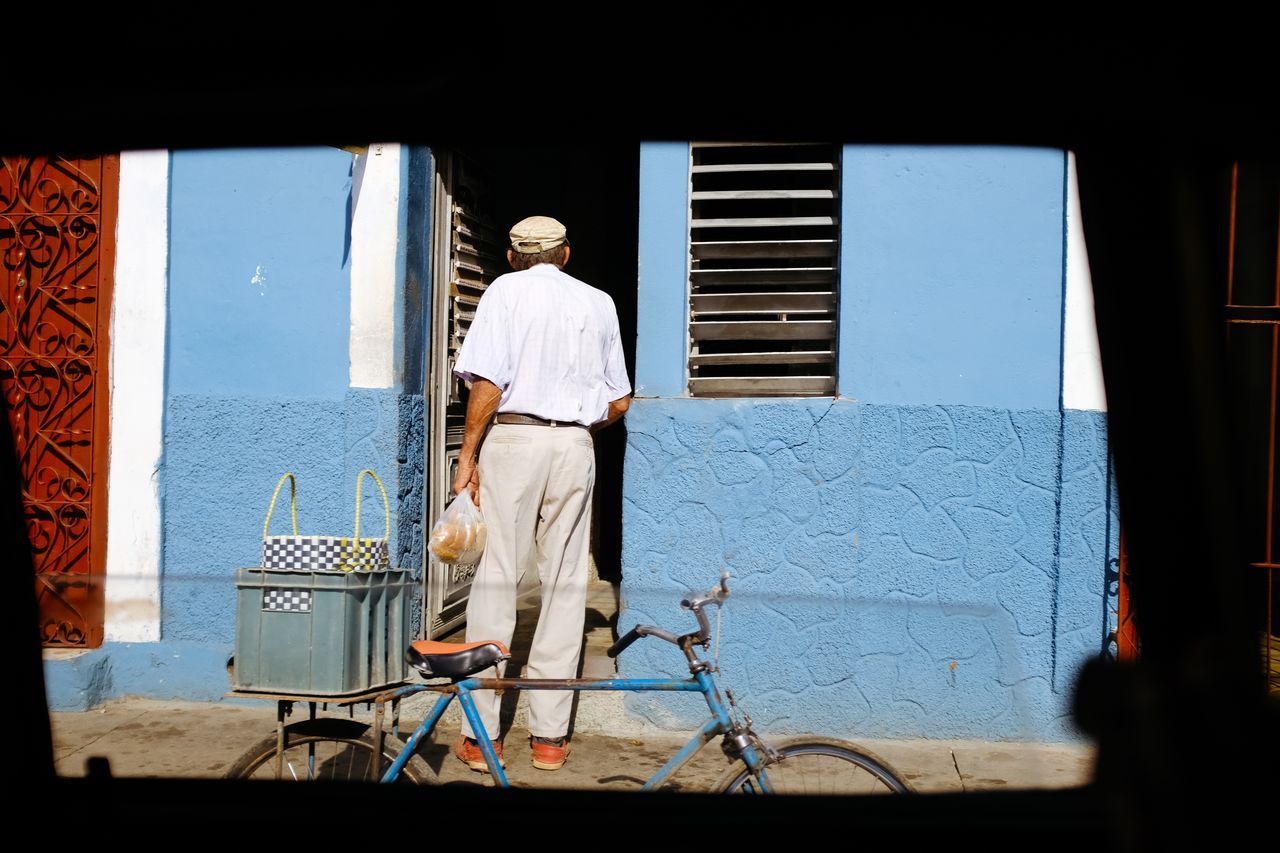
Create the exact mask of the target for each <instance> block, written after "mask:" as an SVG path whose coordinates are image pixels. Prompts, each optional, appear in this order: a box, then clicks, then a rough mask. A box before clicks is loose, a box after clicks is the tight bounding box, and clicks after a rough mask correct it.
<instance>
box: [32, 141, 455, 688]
mask: <svg viewBox="0 0 1280 853" xmlns="http://www.w3.org/2000/svg"><path fill="white" fill-rule="evenodd" d="M416 153H417V154H418V156H419V157H422V156H425V157H427V158H428V160H427V162H429V152H426V151H425V150H419V151H417V152H416ZM351 162H352V158H351V155H350V154H348V153H347V152H344V151H339V150H335V149H327V148H316V149H288V150H284V149H282V150H266V151H250V150H227V151H219V152H178V153H176V154H175V155H174V157H173V164H174V165H173V180H172V183H171V192H172V196H171V206H170V213H171V217H172V223H171V230H170V233H171V244H170V259H171V261H170V279H169V311H170V316H169V328H168V332H169V335H168V351H169V360H168V373H167V392H166V398H167V399H166V409H165V424H164V455H163V460H162V468H161V471H160V475H159V482H160V500H161V512H162V531H163V532H162V536H163V541H162V545H161V548H162V551H161V567H162V568H161V570H162V579H161V626H160V631H161V642H159V643H148V644H119V643H114V644H107V645H105V646H104V647H103V648H102V649H100V650H97V651H95V652H93V653H90V654H88V655H82V656H80V657H78V658H75V659H73V660H71V661H66V662H56V663H54V664H53V665H50V666H47V667H46V671H47V672H48V673H49V685H50V687H49V701H50V707H55V708H64V709H65V708H80V707H90V706H92V705H93V704H95V703H97V702H100V701H102V700H103V699H106V698H110V697H112V696H119V695H126V694H140V695H148V696H160V697H183V698H189V699H209V700H215V699H218V698H220V697H221V696H222V694H223V693H225V692H226V690H227V689H228V686H229V683H228V680H227V674H226V670H225V663H226V659H227V657H228V655H230V654H231V652H232V651H233V647H234V634H235V585H234V573H235V570H236V568H238V567H242V566H253V565H257V564H258V562H259V556H260V547H261V544H260V543H261V536H262V522H263V518H264V516H265V514H266V511H267V505H268V502H269V500H270V498H271V492H272V490H273V489H274V488H275V484H276V481H277V479H278V478H279V476H280V475H281V474H282V473H283V472H285V471H293V472H295V474H297V476H298V478H299V502H298V520H299V528H300V532H302V533H304V534H318V533H326V534H350V533H351V532H352V530H353V527H354V523H355V519H354V505H355V475H356V472H357V471H359V470H360V469H362V468H371V469H373V470H374V471H376V472H377V473H378V474H379V476H381V477H382V480H383V484H384V486H385V487H386V489H387V492H388V497H389V499H390V503H391V513H392V514H391V523H390V529H389V531H388V533H389V540H390V547H391V553H392V555H393V563H394V564H395V565H397V566H400V567H405V568H411V569H414V570H416V571H420V570H421V567H422V544H421V523H422V522H421V514H422V501H423V438H424V436H423V398H422V395H421V394H420V393H416V394H415V393H408V394H406V393H403V392H402V391H401V390H399V389H351V388H349V387H348V377H349V371H348V341H349V327H350V300H351V295H350V277H349V270H350V257H349V255H350V247H349V237H350V231H349V222H348V211H349V209H350V198H349V196H350V190H351V174H350V173H351ZM419 164H420V161H419ZM408 166H409V164H408V158H406V164H405V169H404V170H403V172H402V176H403V174H408V172H409V168H408ZM423 171H424V170H422V169H419V170H418V173H419V174H421V173H422V172H423ZM402 197H403V198H405V199H406V204H405V206H404V208H403V209H402V211H401V217H400V222H401V225H402V228H407V227H408V222H409V221H410V219H411V218H412V220H413V221H414V223H415V227H417V228H420V229H422V231H423V233H425V232H426V229H427V228H429V217H427V215H426V213H425V211H424V210H422V209H420V208H421V207H422V203H423V196H422V194H417V195H415V196H413V198H412V200H410V198H409V196H408V194H404V195H402ZM411 201H412V203H414V204H417V206H418V208H419V209H416V210H411V209H410V208H411V203H410V202H411ZM411 212H412V213H413V216H412V217H411V216H410V213H411ZM419 236H421V235H419ZM403 245H404V241H402V246H403ZM399 261H400V263H399V264H398V267H399V268H400V269H399V272H398V274H397V300H396V304H397V306H399V309H400V311H401V317H400V318H398V319H397V332H398V335H399V336H400V337H403V338H404V339H405V340H403V341H401V342H400V343H399V344H397V348H396V358H397V375H402V376H403V375H412V376H416V377H418V379H417V380H416V381H420V377H421V375H422V374H421V360H422V357H423V352H424V346H425V330H424V329H422V328H418V326H417V324H415V323H409V324H406V323H405V322H404V320H403V316H405V315H404V313H403V312H405V311H408V310H411V309H412V306H413V305H414V304H415V303H418V302H421V300H422V299H424V298H427V299H429V293H430V291H429V288H430V280H429V278H428V270H427V269H426V264H425V263H423V262H422V254H421V253H419V254H417V255H415V256H414V257H413V263H414V269H413V270H412V274H410V270H409V269H408V267H409V264H410V253H409V252H408V251H407V249H406V250H405V251H402V252H401V253H400V256H399ZM259 265H260V266H261V267H262V275H263V276H264V277H265V282H262V283H260V284H254V283H252V282H251V281H250V279H251V278H252V277H253V275H254V274H255V272H256V271H257V267H258V266H259ZM424 292H425V294H426V295H425V297H424V295H423V294H424ZM415 319H416V315H415ZM406 365H407V366H408V368H409V369H407V370H406V369H405V368H406ZM411 390H413V389H411ZM417 390H420V389H417ZM365 485H366V489H365V494H364V512H363V521H362V531H361V532H362V535H364V534H366V533H368V534H370V535H380V534H381V533H382V532H383V529H384V525H385V520H384V515H383V510H382V502H381V499H380V497H379V496H378V495H377V491H376V487H374V486H373V484H372V483H371V482H369V481H368V480H367V479H366V483H365ZM283 494H284V498H283V499H282V501H281V503H280V504H279V505H278V507H277V511H276V515H275V516H274V518H273V520H272V521H273V523H272V531H273V532H275V533H281V532H286V531H287V530H288V529H289V511H288V505H287V489H286V490H283Z"/></svg>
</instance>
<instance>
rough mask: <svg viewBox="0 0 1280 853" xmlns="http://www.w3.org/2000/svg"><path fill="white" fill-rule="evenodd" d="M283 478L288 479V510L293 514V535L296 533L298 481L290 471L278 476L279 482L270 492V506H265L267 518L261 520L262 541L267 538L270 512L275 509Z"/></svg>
mask: <svg viewBox="0 0 1280 853" xmlns="http://www.w3.org/2000/svg"><path fill="white" fill-rule="evenodd" d="M285 480H288V481H289V512H290V513H291V514H292V515H293V535H294V536H297V535H298V481H297V479H296V478H295V477H294V476H293V474H292V472H287V473H285V475H284V476H283V477H281V478H280V482H278V483H276V490H275V491H274V492H272V493H271V506H269V507H267V520H266V521H264V522H262V540H263V541H264V542H265V541H266V540H267V539H268V538H269V537H268V535H267V529H268V528H269V527H271V513H273V512H275V511H276V498H277V497H279V496H280V487H281V486H283V485H284V481H285Z"/></svg>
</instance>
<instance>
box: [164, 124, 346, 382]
mask: <svg viewBox="0 0 1280 853" xmlns="http://www.w3.org/2000/svg"><path fill="white" fill-rule="evenodd" d="M172 163H173V167H172V169H173V171H172V178H171V181H170V243H169V320H168V322H169V327H168V340H169V352H168V374H167V381H168V388H169V392H170V393H171V394H232V395H271V394H284V395H290V396H296V397H308V396H328V397H334V398H339V399H340V398H341V396H342V394H343V391H344V389H345V388H346V387H347V373H348V355H347V341H348V337H349V335H350V323H351V321H350V287H351V277H350V272H351V266H350V262H351V261H350V236H351V233H350V232H351V229H350V194H351V163H352V157H351V154H349V153H347V152H346V151H341V150H338V149H334V148H280V149H264V150H245V149H225V150H217V151H178V152H175V153H174V155H173V160H172ZM255 276H258V277H259V281H258V282H254V277H255Z"/></svg>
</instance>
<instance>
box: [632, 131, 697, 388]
mask: <svg viewBox="0 0 1280 853" xmlns="http://www.w3.org/2000/svg"><path fill="white" fill-rule="evenodd" d="M688 240H689V146H688V144H687V143H684V142H646V143H644V144H643V145H641V146H640V266H639V271H638V278H639V284H638V288H639V293H638V294H637V303H636V396H639V397H677V396H680V395H682V394H684V393H685V384H686V381H685V358H686V355H687V352H688V340H687V339H688V329H687V327H688V314H689V310H688V309H689V293H688V287H687V284H686V282H687V280H688V275H689V244H688Z"/></svg>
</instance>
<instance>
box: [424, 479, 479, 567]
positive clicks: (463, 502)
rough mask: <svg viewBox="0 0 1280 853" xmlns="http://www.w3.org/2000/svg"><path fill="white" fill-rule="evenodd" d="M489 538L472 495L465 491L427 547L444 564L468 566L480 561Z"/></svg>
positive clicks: (440, 521) (449, 508)
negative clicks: (472, 500)
mask: <svg viewBox="0 0 1280 853" xmlns="http://www.w3.org/2000/svg"><path fill="white" fill-rule="evenodd" d="M487 538H488V528H487V527H485V523H484V516H482V515H481V514H480V510H479V509H477V508H476V505H475V504H473V503H472V502H471V491H470V490H469V489H463V490H462V494H460V495H458V496H457V497H456V498H454V499H453V501H452V502H451V503H450V504H449V506H447V507H446V508H445V511H444V513H443V514H441V516H440V518H439V519H438V520H437V521H436V523H435V525H434V526H433V527H432V528H431V540H430V542H429V544H428V547H429V548H430V549H431V553H432V554H433V555H434V556H435V558H436V559H437V560H439V561H440V562H442V563H453V564H457V565H462V566H467V565H470V564H472V563H474V562H476V561H477V560H479V559H480V555H481V554H483V553H484V543H485V540H486V539H487Z"/></svg>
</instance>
